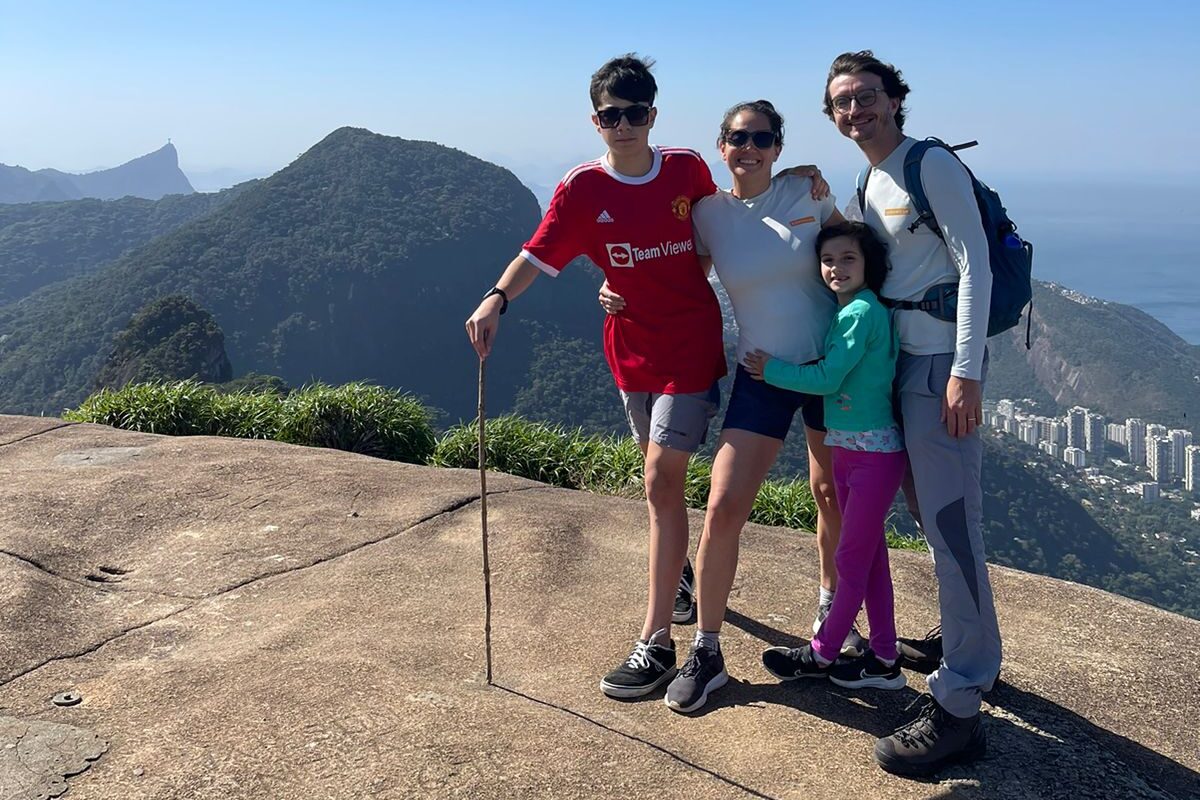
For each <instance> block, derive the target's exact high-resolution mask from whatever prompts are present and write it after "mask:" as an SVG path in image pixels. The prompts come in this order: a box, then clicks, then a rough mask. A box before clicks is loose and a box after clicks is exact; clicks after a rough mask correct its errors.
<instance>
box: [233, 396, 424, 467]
mask: <svg viewBox="0 0 1200 800" xmlns="http://www.w3.org/2000/svg"><path fill="white" fill-rule="evenodd" d="M233 396H234V397H237V395H233ZM275 438H276V439H278V440H279V441H281V442H290V443H292V444H304V445H311V446H314V447H330V448H333V449H335V450H347V451H349V452H352V453H362V454H363V455H368V456H375V457H377V458H386V459H390V460H392V461H405V462H408V463H410V464H424V463H426V462H428V460H429V457H430V456H431V455H433V450H434V445H435V437H434V433H433V426H432V425H431V424H430V421H429V411H428V410H427V409H426V408H425V406H424V405H422V404H421V402H420V401H419V400H418V399H417V398H415V397H413V396H412V395H409V394H405V393H404V392H401V391H399V390H398V389H388V388H385V387H383V386H374V385H371V384H368V383H347V384H344V385H342V386H329V385H326V384H324V383H314V384H310V385H308V386H305V387H304V388H302V389H300V390H299V391H295V392H292V393H291V394H289V395H288V396H287V397H286V398H284V399H283V404H282V409H281V412H280V423H279V430H278V433H277V434H276V436H275Z"/></svg>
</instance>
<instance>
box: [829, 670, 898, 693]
mask: <svg viewBox="0 0 1200 800" xmlns="http://www.w3.org/2000/svg"><path fill="white" fill-rule="evenodd" d="M829 680H830V681H831V682H832V683H836V684H837V685H838V686H842V687H844V688H846V689H892V690H895V689H903V688H904V687H905V686H907V685H908V678H905V677H904V673H903V672H901V673H900V674H899V675H897V676H896V677H894V678H885V677H883V676H881V675H873V676H871V677H863V678H858V679H856V680H852V681H847V680H841V679H839V678H835V677H834V676H832V675H830V676H829Z"/></svg>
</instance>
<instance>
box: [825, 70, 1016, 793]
mask: <svg viewBox="0 0 1200 800" xmlns="http://www.w3.org/2000/svg"><path fill="white" fill-rule="evenodd" d="M908 92H909V88H908V85H907V84H905V83H904V81H903V80H902V78H901V76H900V72H899V71H898V70H897V69H896V68H895V67H893V66H892V65H890V64H884V63H883V62H881V61H879V59H877V58H875V56H874V55H873V54H872V53H871V52H870V51H869V50H864V51H862V52H858V53H843V54H842V55H840V56H838V57H837V58H836V59H834V62H833V65H832V66H831V67H830V70H829V77H828V79H827V80H826V83H825V113H826V115H827V116H828V117H829V118H830V119H831V120H832V121H833V122H834V124H835V125H837V128H838V131H840V132H841V133H842V135H843V136H846V137H847V138H849V139H850V140H851V141H853V142H854V143H855V144H857V145H858V146H859V148H861V149H862V152H863V155H864V156H866V158H867V161H868V162H869V167H868V169H867V173H866V175H865V182H866V188H865V192H864V197H865V203H864V206H865V207H863V208H861V211H862V214H863V221H864V222H866V223H867V224H868V225H870V226H871V228H872V229H873V230H874V231H875V232H876V233H877V234H879V236H880V237H881V238H882V239H883V240H884V241H885V242H886V243H887V245H888V254H889V257H890V261H891V269H890V271H889V272H888V277H887V280H886V281H885V282H884V284H883V297H884V298H888V299H890V300H892V301H920V300H921V299H923V297H924V295H925V292H926V290H927V289H929V288H931V287H933V286H936V285H938V284H944V283H956V284H957V287H958V304H957V318H956V320H955V321H954V322H945V321H942V320H940V319H937V318H935V317H933V316H932V315H930V314H927V313H926V312H924V311H921V310H918V309H911V310H909V309H901V308H898V309H897V310H896V311H895V320H896V327H897V329H898V331H899V334H900V358H899V361H898V362H897V365H896V385H897V389H898V391H899V398H900V414H901V418H902V420H903V423H904V439H905V443H906V448H907V451H908V457H909V462H910V465H911V469H912V475H913V479H914V482H915V485H916V494H917V505H918V507H919V512H920V519H921V523H922V529H923V531H924V533H925V538H926V539H927V540H928V541H929V546H930V550H931V551H932V553H933V561H934V571H935V573H936V575H937V581H938V603H939V606H940V611H941V621H942V642H941V643H942V661H941V664H940V665H939V667H938V669H937V670H935V671H934V672H933V674H931V675H930V676H929V694H928V695H924V696H923V697H922V698H921V701H922V704H923V705H922V709H921V711H920V713H919V714H918V716H917V717H916V719H914V720H913V721H912V722H911V723H909V724H908V725H906V726H905V727H903V728H900V729H899V730H897V731H896V732H895V733H893V734H892V735H891V736H887V737H884V738H882V739H880V740H879V741H878V742H877V743H876V745H875V760H876V761H877V762H878V763H879V765H880V766H881V767H883V769H885V770H887V771H888V772H894V773H898V774H903V775H927V774H930V773H933V772H935V771H937V770H938V769H940V768H941V767H943V766H945V765H947V764H950V763H952V762H962V761H971V760H974V759H977V758H980V757H982V756H983V754H984V752H985V750H986V749H987V738H986V735H985V732H984V728H983V725H982V720H981V718H980V713H979V705H980V699H981V696H982V693H983V692H986V691H988V690H989V689H991V687H992V684H993V683H994V681H995V679H996V676H997V675H998V674H999V671H1000V630H999V627H998V625H997V623H996V609H995V606H994V604H993V601H992V587H991V583H990V582H989V580H988V571H987V564H986V563H985V561H984V547H983V508H982V506H983V492H982V489H981V488H980V481H979V476H980V470H981V464H982V458H983V446H982V442H981V441H980V438H979V433H978V424H979V421H980V419H981V417H982V410H983V409H982V402H983V379H984V376H985V373H986V343H987V323H988V310H989V305H990V301H991V285H992V275H991V268H990V266H989V262H988V243H987V237H986V235H985V233H984V230H983V224H982V223H981V221H980V217H979V209H978V206H977V205H976V202H975V195H974V192H973V190H972V187H971V179H970V176H969V175H968V174H967V171H966V169H965V168H964V167H963V166H962V164H960V163H959V162H958V160H957V159H956V158H955V157H954V156H953V155H952V154H950V153H949V152H947V151H945V150H943V149H940V148H931V149H930V150H929V151H928V152H927V153H926V154H925V156H924V158H923V159H922V163H921V173H920V174H921V183H922V185H923V187H924V190H925V194H926V195H927V197H928V199H929V205H930V207H931V209H932V210H933V213H934V216H935V217H936V220H937V224H938V226H939V227H940V229H941V235H940V236H939V235H938V233H936V232H934V231H933V230H930V229H929V228H928V226H926V225H924V224H917V211H916V208H915V204H914V203H913V202H912V200H911V198H910V196H909V187H908V186H907V185H906V184H905V180H904V158H905V156H906V155H907V154H908V151H909V149H910V148H911V147H912V146H913V144H914V143H915V140H914V139H911V138H909V137H907V136H905V135H904V132H903V129H904V108H903V106H904V99H905V97H906V96H907V95H908ZM862 183H863V181H862V180H860V185H861V184H862ZM885 302H886V301H885Z"/></svg>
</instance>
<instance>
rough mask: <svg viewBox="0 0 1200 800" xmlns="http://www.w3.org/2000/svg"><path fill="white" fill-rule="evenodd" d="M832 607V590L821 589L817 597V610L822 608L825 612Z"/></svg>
mask: <svg viewBox="0 0 1200 800" xmlns="http://www.w3.org/2000/svg"><path fill="white" fill-rule="evenodd" d="M832 605H833V590H832V589H826V588H825V587H824V586H822V587H821V592H820V594H818V595H817V608H823V609H825V610H826V611H828V610H829V607H830V606H832Z"/></svg>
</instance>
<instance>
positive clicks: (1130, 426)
mask: <svg viewBox="0 0 1200 800" xmlns="http://www.w3.org/2000/svg"><path fill="white" fill-rule="evenodd" d="M1125 446H1126V447H1127V448H1128V450H1129V462H1130V463H1131V464H1145V463H1146V423H1145V422H1142V421H1141V420H1140V419H1137V418H1136V417H1131V418H1130V419H1127V420H1125Z"/></svg>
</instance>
